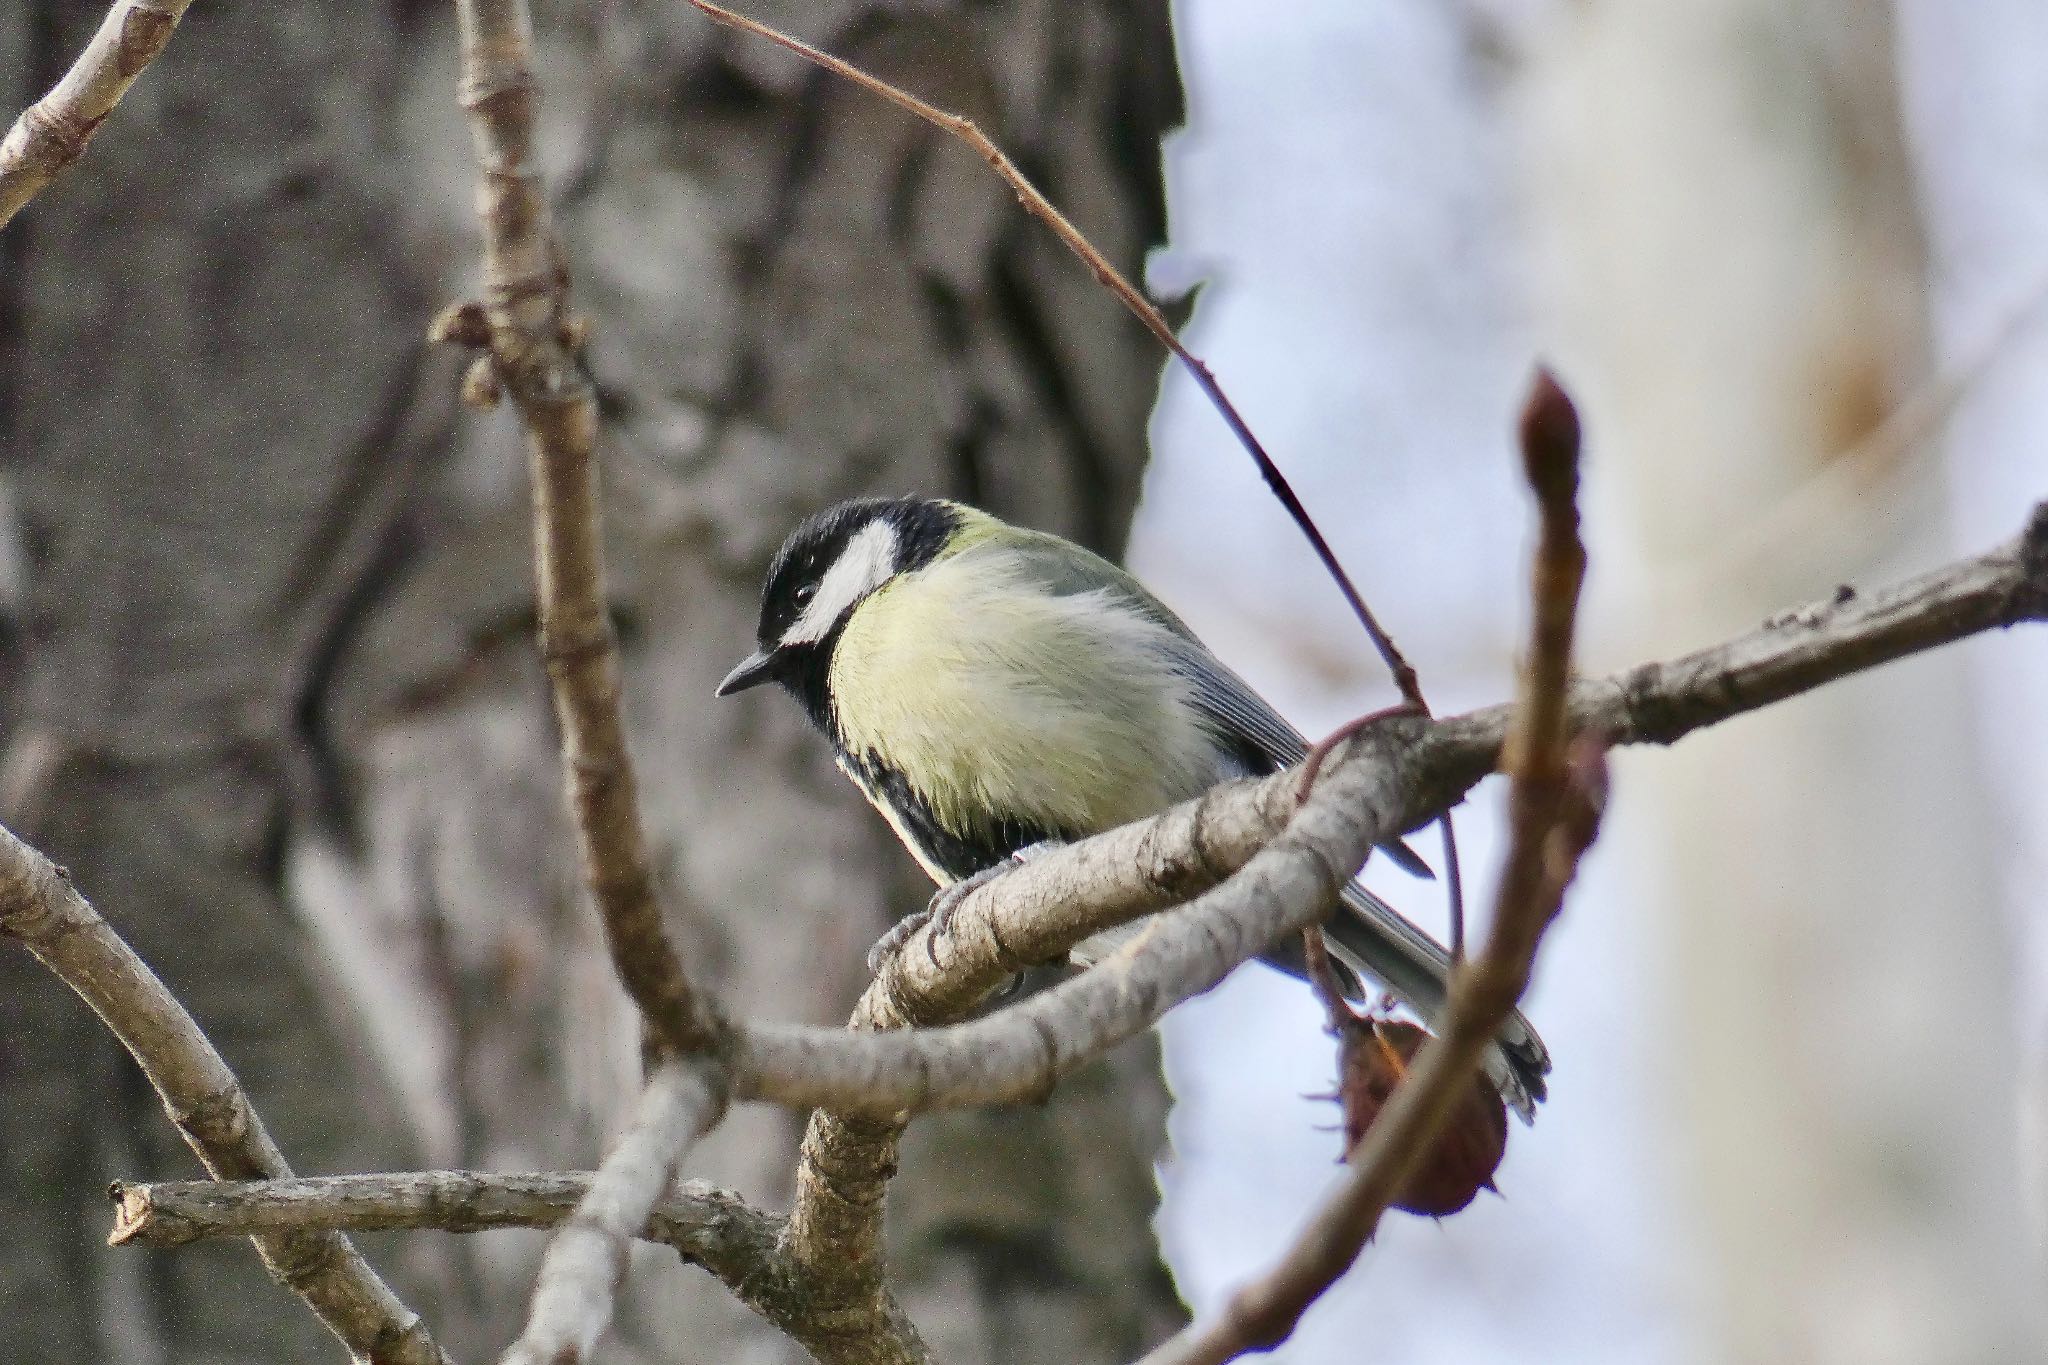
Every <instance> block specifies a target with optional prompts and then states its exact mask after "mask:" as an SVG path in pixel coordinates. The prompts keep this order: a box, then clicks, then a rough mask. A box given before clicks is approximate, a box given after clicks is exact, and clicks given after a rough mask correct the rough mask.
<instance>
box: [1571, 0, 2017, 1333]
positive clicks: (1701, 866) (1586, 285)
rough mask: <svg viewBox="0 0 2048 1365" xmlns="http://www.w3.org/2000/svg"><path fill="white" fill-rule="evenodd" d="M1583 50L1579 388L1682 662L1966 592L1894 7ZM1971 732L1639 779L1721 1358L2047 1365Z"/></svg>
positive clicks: (1744, 730)
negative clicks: (1900, 598)
mask: <svg viewBox="0 0 2048 1365" xmlns="http://www.w3.org/2000/svg"><path fill="white" fill-rule="evenodd" d="M1564 27H1565V29H1566V32H1565V33H1564V34H1563V35H1561V41H1559V42H1558V43H1557V44H1556V46H1555V48H1554V49H1553V50H1552V53H1551V59H1552V60H1551V65H1550V66H1549V68H1548V69H1547V73H1546V79H1547V81H1548V82H1549V83H1550V86H1549V90H1548V92H1547V94H1548V96H1549V99H1550V103H1549V105H1548V107H1547V111H1546V112H1547V114H1548V116H1549V117H1548V121H1547V132H1548V134H1549V135H1550V136H1549V139H1548V142H1547V143H1546V144H1545V145H1546V146H1547V147H1548V148H1549V149H1551V151H1550V155H1551V156H1552V157H1553V158H1554V160H1552V161H1549V162H1547V163H1544V164H1543V165H1542V168H1541V170H1542V181H1541V183H1542V184H1543V186H1544V188H1545V189H1546V190H1547V191H1548V192H1549V194H1548V205H1549V214H1548V217H1549V225H1550V226H1551V227H1552V229H1553V230H1554V244H1555V246H1556V247H1557V251H1556V254H1555V257H1554V259H1555V261H1556V262H1557V263H1558V264H1559V266H1560V267H1561V268H1560V270H1559V274H1558V277H1557V279H1558V284H1559V288H1560V290H1561V297H1560V299H1559V300H1558V303H1559V311H1560V312H1561V313H1562V315H1563V317H1564V318H1565V319H1566V320H1567V322H1568V324H1569V325H1568V331H1569V333H1570V335H1571V338H1572V340H1573V342H1574V343H1575V344H1576V346H1577V348H1578V350H1577V352H1576V354H1573V353H1571V352H1568V353H1567V355H1566V357H1565V358H1566V359H1567V361H1568V362H1570V361H1577V362H1578V364H1577V367H1576V368H1568V369H1567V373H1568V374H1572V375H1573V376H1574V377H1575V378H1577V379H1578V380H1579V381H1580V382H1581V385H1582V389H1583V391H1584V392H1585V393H1587V394H1588V395H1590V396H1591V398H1592V403H1591V406H1592V408H1593V411H1594V413H1595V418H1594V424H1593V430H1594V433H1595V441H1596V447H1597V449H1598V451H1599V452H1600V456H1601V459H1600V463H1602V464H1605V465H1606V466H1608V467H1609V468H1611V469H1612V470H1613V471H1614V480H1615V481H1614V483H1613V485H1611V487H1612V489H1613V492H1614V493H1615V495H1617V496H1619V497H1620V498H1622V499H1624V500H1625V501H1626V502H1627V503H1628V504H1629V507H1630V511H1631V513H1632V514H1633V520H1635V521H1636V523H1637V524H1639V525H1641V526H1643V527H1645V528H1647V532H1646V541H1647V543H1645V544H1644V545H1643V546H1642V555H1641V563H1640V565H1639V566H1636V567H1633V568H1632V569H1631V571H1630V572H1631V573H1632V575H1633V577H1634V586H1637V587H1639V588H1640V590H1641V600H1642V601H1643V602H1644V603H1646V604H1651V606H1650V610H1651V612H1652V614H1653V622H1652V633H1651V638H1650V639H1649V640H1648V641H1646V643H1647V644H1648V646H1649V647H1650V648H1652V649H1653V650H1655V649H1662V648H1664V647H1666V646H1670V645H1673V644H1676V643H1679V642H1680V641H1683V642H1684V643H1688V644H1690V643H1695V642H1697V641H1698V640H1700V639H1704V638H1708V637H1710V636H1711V635H1713V634H1715V633H1716V632H1718V631H1720V630H1722V629H1724V628H1726V627H1728V626H1731V625H1739V624H1741V623H1743V622H1746V621H1753V620H1756V619H1759V618H1760V617H1761V616H1762V615H1764V614H1765V613H1766V612H1768V611H1770V610H1771V609H1772V608H1773V604H1777V603H1783V602H1787V601H1797V600H1801V599H1802V598H1805V597H1808V596H1812V595H1815V594H1817V593H1824V592H1825V591H1826V590H1827V589H1828V587H1829V586H1830V585H1832V584H1834V583H1837V582H1840V581H1844V580H1856V581H1867V580H1868V579H1873V578H1874V579H1880V580H1881V579H1883V578H1884V577H1886V576H1888V575H1889V574H1891V573H1894V572H1897V571H1898V570H1899V569H1900V568H1902V567H1904V566H1907V565H1917V564H1925V563H1929V562H1932V561H1934V560H1936V559H1938V558H1939V557H1940V555H1941V553H1942V545H1941V535H1940V532H1941V529H1942V526H1943V522H1944V517H1943V514H1942V510H1941V505H1942V499H1943V493H1942V490H1941V488H1940V487H1939V485H1938V483H1937V482H1936V480H1935V479H1934V478H1933V477H1932V473H1931V471H1930V469H1929V468H1928V467H1927V466H1926V465H1925V464H1922V465H1919V466H1917V467H1916V466H1912V465H1910V464H1909V465H1906V466H1904V467H1901V466H1900V457H1901V456H1902V454H1903V453H1904V450H1905V448H1903V447H1900V446H1898V445H1896V444H1895V443H1893V442H1891V441H1890V440H1888V439H1887V437H1886V435H1885V434H1884V433H1881V432H1880V423H1881V421H1882V419H1883V418H1884V417H1885V415H1886V414H1887V412H1889V411H1890V410H1891V409H1892V408H1894V407H1895V406H1896V405H1897V404H1899V403H1901V402H1902V401H1904V399H1905V398H1906V397H1907V396H1908V394H1909V393H1911V392H1912V390H1913V388H1914V386H1915V385H1917V384H1919V383H1923V382H1925V379H1924V376H1925V374H1926V369H1927V367H1926V364H1925V360H1924V356H1925V319H1924V316H1923V311H1922V310H1923V299H1924V293H1925V290H1926V276H1925V267H1924V264H1923V253H1922V247H1921V242H1920V235H1919V228H1918V223H1917V218H1916V211H1915V194H1914V186H1913V182H1912V177H1911V171H1910V166H1909V163H1908V160H1907V156H1906V150H1905V144H1904V141H1903V134H1902V131H1901V126H1900V117H1899V111H1898V105H1897V100H1898V96H1897V90H1896V66H1895V62H1894V58H1893V39H1892V29H1891V16H1890V10H1889V7H1888V6H1879V5H1866V4H1861V3H1855V0H1847V2H1846V3H1833V4H1823V5H1819V6H1808V7H1794V8H1787V7H1785V6H1781V5H1776V4H1772V3H1768V0H1721V3H1717V4H1712V5H1704V6H1692V7H1689V8H1688V9H1687V10H1686V11H1685V12H1684V14H1682V15H1681V14H1678V13H1677V12H1676V11H1673V10H1670V9H1665V10H1660V11H1656V12H1654V13H1653V12H1652V11H1651V10H1649V9H1645V8H1643V7H1628V6H1615V5H1609V6H1604V7H1591V8H1588V9H1585V10H1583V11H1581V12H1579V13H1578V14H1576V15H1575V16H1573V18H1572V20H1571V21H1570V22H1569V23H1567V24H1566V25H1565V26H1564ZM1565 148H1569V149H1570V152H1569V154H1568V155H1567V154H1564V153H1563V152H1562V149H1565ZM1603 417H1604V418H1605V419H1606V420H1605V421H1604V422H1603V421H1602V418H1603ZM1967 696H1968V693H1967V690H1966V688H1965V686H1964V661H1963V660H1962V659H1961V658H1960V657H1958V656H1957V655H1955V654H1953V653H1948V654H1941V655H1935V656H1930V657H1928V658H1925V659H1920V660H1915V661H1913V662H1912V663H1911V664H1909V665H1902V666H1900V667H1898V668H1895V669H1888V670H1886V671H1885V672H1883V673H1881V674H1877V675H1873V676H1871V677H1869V678H1865V679H1860V680H1858V681H1857V682H1856V683H1855V684H1853V685H1851V686H1845V687H1842V688H1836V689H1830V690H1829V691H1827V692H1825V693H1822V694H1817V695H1815V696H1814V697H1812V698H1809V699H1805V700H1802V701H1800V702H1798V703H1796V704H1793V705H1789V706H1785V707H1782V708H1778V709H1774V710H1773V711H1772V712H1771V713H1770V714H1768V715H1765V716H1760V717H1758V718H1757V720H1756V722H1755V723H1754V724H1750V725H1745V726H1742V727H1739V728H1730V729H1729V730H1728V731H1727V732H1726V733H1716V734H1714V735H1711V736H1707V737H1703V738H1702V739H1699V740H1689V741H1687V742H1686V743H1685V744H1684V745H1683V746H1682V747H1681V748H1680V749H1679V750H1678V751H1677V752H1675V753H1674V754H1672V755H1671V756H1670V757H1669V760H1668V761H1659V762H1658V763H1656V764H1654V765H1652V764H1644V765H1641V768H1640V770H1638V769H1637V768H1636V767H1633V766H1632V767H1630V768H1629V769H1628V770H1627V771H1626V772H1625V773H1624V774H1623V775H1622V778H1621V780H1622V782H1623V784H1624V785H1625V788H1626V790H1627V792H1628V796H1629V801H1630V803H1631V805H1632V806H1637V804H1638V803H1646V806H1647V808H1651V809H1654V811H1655V817H1654V818H1655V819H1656V820H1657V821H1658V823H1659V824H1661V825H1662V826H1663V827H1664V828H1665V830H1666V831H1667V833H1668V838H1667V839H1666V841H1665V842H1666V848H1665V853H1666V877H1665V879H1664V881H1663V882H1662V885H1661V895H1660V899H1661V900H1662V901H1663V902H1664V903H1665V905H1666V906H1668V909H1665V910H1664V913H1665V914H1666V915H1667V916H1668V917H1669V928H1668V931H1667V932H1668V933H1669V935H1670V938H1671V944H1672V949H1673V952H1674V958H1673V960H1672V963H1671V966H1670V970H1671V972H1672V978H1671V979H1672V986H1673V989H1671V990H1669V991H1666V992H1660V993H1659V997H1658V998H1660V999H1663V1000H1666V1001H1668V1012H1667V1015H1666V1018H1665V1019H1664V1021H1663V1028H1662V1030H1661V1031H1660V1035H1661V1036H1663V1037H1665V1038H1667V1039H1668V1044H1667V1046H1668V1047H1669V1049H1670V1051H1669V1056H1670V1059H1671V1060H1670V1066H1669V1068H1668V1072H1667V1075H1668V1080H1669V1085H1670V1094H1669V1102H1670V1112H1671V1115H1672V1118H1673V1119H1674V1121H1675V1122H1674V1129H1673V1132H1674V1136H1675V1137H1676V1138H1677V1140H1678V1142H1679V1145H1680V1148H1681V1150H1682V1152H1683V1155H1684V1156H1685V1157H1686V1158H1687V1160H1686V1163H1685V1172H1686V1174H1687V1176H1688V1177H1689V1182H1690V1183H1689V1193H1690V1194H1691V1195H1692V1196H1693V1198H1692V1199H1691V1201H1690V1202H1691V1205H1692V1211H1693V1213H1694V1214H1695V1215H1696V1216H1697V1217H1698V1219H1699V1223H1700V1227H1701V1229H1702V1234H1703V1249H1702V1267H1703V1269H1705V1270H1706V1271H1707V1273H1708V1281H1709V1282H1708V1284H1707V1285H1706V1286H1705V1287H1704V1294H1703V1297H1704V1299H1705V1301H1704V1303H1703V1304H1701V1305H1698V1306H1699V1307H1701V1308H1702V1309H1704V1321H1703V1322H1702V1323H1701V1324H1700V1325H1701V1326H1702V1327H1703V1328H1704V1329H1705V1330H1704V1331H1703V1333H1702V1340H1706V1341H1711V1342H1713V1343H1714V1345H1713V1346H1712V1347H1711V1348H1710V1354H1712V1355H1715V1356H1718V1357H1722V1358H1726V1359H1731V1360H1793V1359H1796V1360H1808V1361H1850V1360H1854V1361H1910V1360H1926V1359H1933V1358H1939V1359H1942V1360H1953V1361H1986V1362H1988V1361H1995V1360H2013V1359H2020V1358H2024V1357H2025V1356H2027V1355H2029V1354H2031V1351H2030V1348H2029V1347H2028V1345H2026V1344H2025V1343H2026V1342H2027V1341H2028V1334H2027V1321H2028V1316H2029V1315H2028V1312H2027V1309H2026V1304H2027V1301H2028V1298H2029V1290H2028V1286H2027V1284H2026V1271H2025V1267H2026V1264H2027V1258H2026V1256H2025V1254H2024V1248H2025V1241H2024V1238H2023V1237H2022V1235H2021V1220H2020V1217H2019V1209H2018V1204H2017V1201H2016V1200H2015V1198H2014V1190H2015V1180H2016V1166H2015V1153H2014V1150H2013V1124H2012V1117H2011V1116H2012V1111H2013V1094H2012V1084H2013V1082H2012V1078H2013V1076H2014V1074H2015V1065H2014V1057H2013V1043H2012V1036H2011V1035H2012V1028H2011V1017H2010V1013H2009V1011H2010V1004H2009V1000H2010V989H2011V983H2010V975H2009V970H2008V961H2009V959H2008V957H2007V955H2006V951H2005V949H2004V947H2003V945H2002V941H2001V940H2002V926H2001V923H2000V916H1999V913H1998V910H1997V905H1996V896H1995V891H1994V887H1993V884H1992V878H1991V877H1990V876H1989V875H1988V872H1987V870H1988V869H1989V868H1990V867H1991V866H1992V864H1993V859H1992V857H1991V856H1990V849H1989V846H1988V843H1987V826H1988V825H1989V820H1988V818H1987V809H1986V806H1985V796H1984V793H1983V791H1982V790H1981V789H1980V788H1979V787H1978V786H1977V785H1976V784H1975V782H1974V780H1973V778H1972V774H1971V765H1970V757H1969V755H1970V752H1971V742H1970V729H1971V727H1970V718H1969V715H1968V707H1967V702H1966V698H1967ZM1638 808H1644V807H1642V806H1638ZM1646 908H1647V907H1646Z"/></svg>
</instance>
